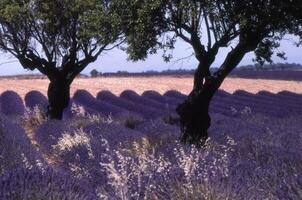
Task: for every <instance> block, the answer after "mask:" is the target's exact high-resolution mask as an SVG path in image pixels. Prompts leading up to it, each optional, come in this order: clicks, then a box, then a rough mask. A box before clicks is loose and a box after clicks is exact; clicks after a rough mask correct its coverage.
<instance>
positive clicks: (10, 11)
mask: <svg viewBox="0 0 302 200" xmlns="http://www.w3.org/2000/svg"><path fill="white" fill-rule="evenodd" d="M108 2H109V1H106V0H104V1H99V0H75V1H74V0H53V1H48V0H22V1H20V0H13V1H7V0H2V1H0V48H1V50H3V51H5V52H9V53H11V54H13V55H14V56H15V57H17V58H18V59H19V60H20V62H21V64H22V65H23V67H24V68H27V69H38V70H40V71H41V72H42V73H45V74H49V71H50V69H53V68H54V67H56V68H65V65H73V67H70V66H69V67H68V68H69V69H68V70H67V67H66V71H69V72H70V71H76V73H79V72H80V71H81V70H82V69H83V68H85V67H86V66H87V65H88V64H89V63H90V62H93V61H95V60H96V58H97V56H98V55H100V54H101V53H102V52H103V51H104V50H107V48H108V49H110V47H109V46H110V45H111V46H112V44H114V43H115V42H116V41H117V40H119V36H120V33H121V31H120V30H118V29H117V28H118V27H119V26H118V25H117V24H118V22H117V21H116V20H115V18H114V15H115V14H116V13H115V12H113V9H112V6H111V4H110V3H108ZM77 65H78V66H79V67H78V69H75V68H76V67H77Z"/></svg>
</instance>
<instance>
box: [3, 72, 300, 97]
mask: <svg viewBox="0 0 302 200" xmlns="http://www.w3.org/2000/svg"><path fill="white" fill-rule="evenodd" d="M47 88H48V80H46V79H33V80H30V79H13V78H11V79H8V78H6V79H0V93H2V92H4V91H6V90H14V91H16V92H17V93H18V94H19V95H20V96H21V97H22V98H24V96H25V94H26V93H27V92H28V91H30V90H39V91H40V92H42V93H43V94H44V95H46V93H47ZM77 89H85V90H88V91H89V92H90V93H92V94H93V95H96V94H97V93H98V92H99V91H101V90H110V91H111V92H112V93H114V94H116V95H119V94H120V93H121V92H122V91H124V90H126V89H132V90H134V91H136V92H137V93H139V94H141V93H143V92H144V91H146V90H155V91H157V92H159V93H161V94H163V93H165V92H166V91H167V90H178V91H180V92H182V93H185V94H188V93H189V92H190V90H191V89H192V78H191V77H106V78H104V77H101V78H78V79H76V80H75V81H74V83H73V84H72V87H71V94H73V93H74V92H75V91H76V90H77ZM221 89H224V90H226V91H228V92H231V93H232V92H234V91H236V90H238V89H244V90H246V91H248V92H251V93H257V92H258V91H260V90H266V91H270V92H273V93H277V92H280V91H282V90H289V91H292V92H295V93H300V94H302V82H298V81H279V80H260V79H242V78H227V79H226V80H225V82H224V83H223V85H222V87H221Z"/></svg>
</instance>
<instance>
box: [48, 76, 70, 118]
mask: <svg viewBox="0 0 302 200" xmlns="http://www.w3.org/2000/svg"><path fill="white" fill-rule="evenodd" d="M70 84H71V82H70V81H68V80H67V79H66V78H55V79H53V80H51V81H50V83H49V86H48V92H47V95H48V102H49V105H48V111H47V116H48V117H49V118H50V119H58V120H61V119H62V118H63V111H64V109H65V108H67V107H68V104H69V100H70Z"/></svg>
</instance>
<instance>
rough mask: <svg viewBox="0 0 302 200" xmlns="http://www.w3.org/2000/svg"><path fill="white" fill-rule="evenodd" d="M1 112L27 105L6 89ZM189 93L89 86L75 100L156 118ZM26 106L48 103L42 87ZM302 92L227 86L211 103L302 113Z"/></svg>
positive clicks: (229, 108) (96, 110)
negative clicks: (119, 90) (94, 91)
mask: <svg viewBox="0 0 302 200" xmlns="http://www.w3.org/2000/svg"><path fill="white" fill-rule="evenodd" d="M0 99H1V101H0V102H1V112H2V113H3V114H5V115H22V114H23V113H24V110H25V108H24V105H23V101H22V99H21V98H20V96H19V95H18V94H17V93H15V92H13V91H6V92H4V93H2V95H1V97H0ZM185 99H186V96H185V95H183V94H181V93H179V92H177V91H173V90H171V91H168V92H166V93H165V94H164V95H161V94H159V93H157V92H155V91H146V92H144V93H143V94H142V95H141V96H140V95H138V94H137V93H135V92H134V91H131V90H126V91H124V92H122V93H121V94H120V96H116V95H114V94H113V93H111V92H110V91H101V92H99V93H98V94H97V97H96V98H95V97H94V96H92V95H91V94H90V93H89V92H87V91H85V90H78V91H77V92H76V93H75V94H74V96H73V98H72V100H71V103H70V105H72V103H75V104H77V105H80V106H82V107H83V108H84V110H85V111H86V112H87V113H90V114H97V115H101V116H108V115H112V116H114V117H122V116H125V115H127V116H130V115H132V116H140V117H142V118H144V119H156V118H158V117H160V116H163V115H167V114H170V115H175V109H176V107H177V105H178V104H179V103H181V102H183V101H184V100H185ZM25 105H26V107H29V108H33V107H34V106H36V105H40V106H42V107H43V108H44V109H46V107H47V99H46V97H45V96H43V94H41V93H40V92H38V91H31V92H29V93H27V95H26V96H25ZM301 105H302V95H301V94H296V93H292V92H288V91H283V92H279V93H277V94H273V93H270V92H266V91H261V92H258V93H257V94H252V93H248V92H246V91H242V90H238V91H236V92H235V93H233V94H230V93H227V92H225V91H223V90H220V91H218V92H217V94H216V95H215V96H214V99H213V101H212V103H211V106H210V111H211V112H212V113H222V114H224V115H228V116H230V115H236V114H238V113H239V112H240V111H242V110H245V109H247V108H248V110H249V111H250V112H253V113H262V114H265V115H270V116H274V117H284V116H290V115H300V114H302V106H301ZM72 115H73V114H72V111H71V106H70V107H69V108H68V109H67V111H66V112H65V116H66V117H71V116H72Z"/></svg>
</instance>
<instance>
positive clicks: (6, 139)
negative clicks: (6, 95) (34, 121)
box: [0, 116, 45, 174]
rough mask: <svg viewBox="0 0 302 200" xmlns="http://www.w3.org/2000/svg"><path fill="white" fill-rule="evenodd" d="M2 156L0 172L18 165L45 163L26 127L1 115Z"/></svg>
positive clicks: (0, 152) (30, 165)
mask: <svg viewBox="0 0 302 200" xmlns="http://www.w3.org/2000/svg"><path fill="white" fill-rule="evenodd" d="M0 158H1V159H0V174H2V173H3V172H5V171H7V170H11V169H14V168H18V167H28V168H29V167H32V166H40V167H42V166H43V165H45V161H44V159H43V158H42V156H41V155H40V154H39V153H38V152H37V151H36V149H35V147H33V145H32V144H31V142H30V140H29V138H28V137H27V135H26V134H25V131H24V129H23V128H22V127H21V126H20V125H18V124H16V123H13V122H11V120H9V119H8V118H6V117H5V116H0Z"/></svg>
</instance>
